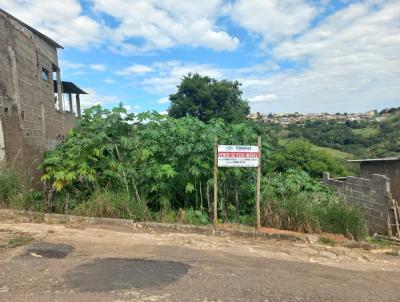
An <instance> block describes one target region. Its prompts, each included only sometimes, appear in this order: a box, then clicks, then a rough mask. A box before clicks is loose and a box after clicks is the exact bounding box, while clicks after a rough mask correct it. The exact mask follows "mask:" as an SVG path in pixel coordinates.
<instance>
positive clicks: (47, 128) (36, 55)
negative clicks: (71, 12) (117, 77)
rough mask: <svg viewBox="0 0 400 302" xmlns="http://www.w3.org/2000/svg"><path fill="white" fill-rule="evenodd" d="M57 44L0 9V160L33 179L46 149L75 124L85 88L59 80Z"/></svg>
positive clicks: (56, 142)
mask: <svg viewBox="0 0 400 302" xmlns="http://www.w3.org/2000/svg"><path fill="white" fill-rule="evenodd" d="M59 48H62V46H60V45H59V44H57V43H56V42H55V41H53V40H51V39H50V38H49V37H47V36H45V35H43V34H42V33H40V32H39V31H37V30H35V29H34V28H32V27H30V26H28V25H27V24H25V23H23V22H22V21H20V20H18V19H17V18H15V17H13V16H12V15H10V14H8V13H7V12H5V11H3V10H1V9H0V165H1V167H2V168H5V167H8V168H13V169H15V170H16V171H17V172H18V173H19V174H20V175H21V176H23V177H24V179H25V180H31V181H33V183H36V184H37V183H38V182H39V178H40V172H39V170H38V169H37V166H38V165H39V164H40V162H41V160H42V158H43V154H44V152H45V151H46V150H50V149H53V148H54V147H55V146H56V145H57V144H58V143H59V142H60V141H62V140H63V139H64V138H65V136H66V134H67V132H68V130H69V129H71V128H72V127H73V126H74V123H75V120H76V117H79V116H80V110H81V109H80V98H79V95H80V94H84V93H85V92H84V91H82V90H81V89H79V88H78V87H77V86H76V85H75V84H73V83H71V82H62V81H61V75H60V68H59V65H58V56H57V50H58V49H59ZM73 95H75V100H73ZM64 97H65V99H66V102H64ZM74 103H75V104H74Z"/></svg>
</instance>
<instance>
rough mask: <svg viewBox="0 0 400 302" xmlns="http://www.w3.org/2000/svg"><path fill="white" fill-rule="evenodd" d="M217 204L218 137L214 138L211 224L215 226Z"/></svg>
mask: <svg viewBox="0 0 400 302" xmlns="http://www.w3.org/2000/svg"><path fill="white" fill-rule="evenodd" d="M217 205H218V139H217V138H215V140H214V211H213V215H214V216H213V225H214V228H216V227H217Z"/></svg>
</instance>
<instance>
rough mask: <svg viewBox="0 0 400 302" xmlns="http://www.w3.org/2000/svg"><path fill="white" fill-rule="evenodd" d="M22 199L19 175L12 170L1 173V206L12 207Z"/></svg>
mask: <svg viewBox="0 0 400 302" xmlns="http://www.w3.org/2000/svg"><path fill="white" fill-rule="evenodd" d="M21 197H22V185H21V183H20V181H19V179H18V177H17V175H16V174H15V173H14V172H13V171H10V170H3V171H0V206H2V207H6V208H8V207H11V206H12V205H13V204H14V203H15V202H16V201H17V199H19V198H21Z"/></svg>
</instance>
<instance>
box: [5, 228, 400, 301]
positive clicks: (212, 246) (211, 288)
mask: <svg viewBox="0 0 400 302" xmlns="http://www.w3.org/2000/svg"><path fill="white" fill-rule="evenodd" d="M31 239H32V240H31ZM10 243H11V244H10ZM0 301H40V302H44V301H96V302H101V301H114V302H117V301H118V302H122V301H202V302H203V301H204V302H205V301H207V302H210V301H215V302H217V301H263V302H265V301H352V302H355V301H363V302H365V301H400V257H398V256H390V255H387V254H385V253H383V252H382V251H366V250H361V249H349V248H344V247H331V246H327V245H322V244H308V243H302V242H283V241H274V240H265V239H263V240H254V239H242V238H236V237H217V236H207V235H200V234H188V233H175V232H174V233H173V232H166V231H162V232H161V231H157V230H154V229H153V230H149V229H144V228H134V229H129V228H123V227H110V226H93V225H91V226H84V225H77V224H74V225H50V224H34V223H16V222H13V221H0Z"/></svg>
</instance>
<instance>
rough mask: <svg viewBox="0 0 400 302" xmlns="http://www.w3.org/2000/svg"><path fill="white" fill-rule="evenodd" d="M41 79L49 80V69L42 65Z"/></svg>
mask: <svg viewBox="0 0 400 302" xmlns="http://www.w3.org/2000/svg"><path fill="white" fill-rule="evenodd" d="M42 80H43V81H49V71H48V70H47V69H46V68H44V67H42Z"/></svg>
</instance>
